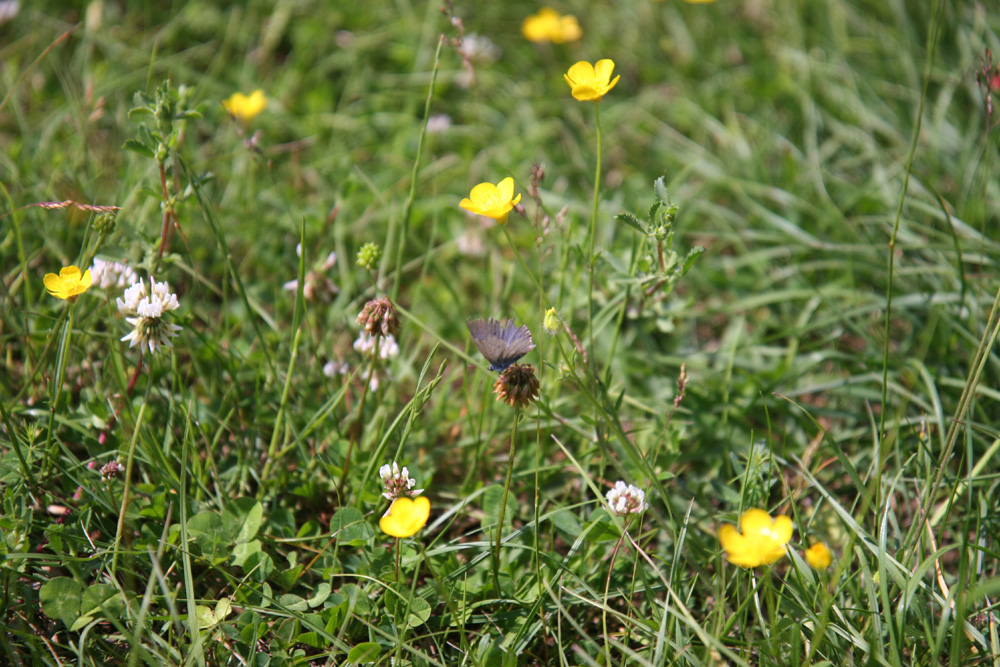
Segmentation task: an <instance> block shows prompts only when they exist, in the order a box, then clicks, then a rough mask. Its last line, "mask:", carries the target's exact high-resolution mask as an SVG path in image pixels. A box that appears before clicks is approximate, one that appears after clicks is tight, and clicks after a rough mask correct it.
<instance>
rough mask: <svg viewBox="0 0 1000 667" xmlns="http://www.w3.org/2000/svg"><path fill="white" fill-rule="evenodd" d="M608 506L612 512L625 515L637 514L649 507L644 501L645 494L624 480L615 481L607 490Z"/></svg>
mask: <svg viewBox="0 0 1000 667" xmlns="http://www.w3.org/2000/svg"><path fill="white" fill-rule="evenodd" d="M608 506H609V507H610V508H611V512H612V513H613V514H617V515H618V516H625V515H627V514H638V513H640V512H643V511H645V510H647V509H649V503H647V502H646V494H645V493H643V491H642V489H640V488H639V487H637V486H633V485H632V484H629V485H627V486H626V485H625V482H622V481H620V480H619V481H617V482H615V486H614V488H613V489H611V490H610V491H608Z"/></svg>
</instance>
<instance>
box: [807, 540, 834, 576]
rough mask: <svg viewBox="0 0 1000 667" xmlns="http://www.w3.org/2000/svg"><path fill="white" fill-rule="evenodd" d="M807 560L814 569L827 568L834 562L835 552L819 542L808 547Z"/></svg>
mask: <svg viewBox="0 0 1000 667" xmlns="http://www.w3.org/2000/svg"><path fill="white" fill-rule="evenodd" d="M805 556H806V562H807V563H809V567H811V568H813V569H814V570H825V569H826V568H828V567H830V565H832V564H833V552H832V551H830V547H828V546H826V545H825V544H823V543H822V542H817V543H816V544H814V545H812V546H811V547H809V548H808V549H806V553H805Z"/></svg>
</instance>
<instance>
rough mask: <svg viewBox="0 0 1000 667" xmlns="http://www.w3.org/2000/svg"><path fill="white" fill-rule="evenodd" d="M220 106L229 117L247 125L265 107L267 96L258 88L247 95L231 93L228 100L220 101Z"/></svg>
mask: <svg viewBox="0 0 1000 667" xmlns="http://www.w3.org/2000/svg"><path fill="white" fill-rule="evenodd" d="M222 106H224V107H225V108H226V111H228V112H229V115H230V116H232V117H234V118H236V119H237V120H239V121H240V122H242V123H249V122H250V121H251V120H253V118H254V116H256V115H257V114H259V113H260V112H261V111H263V110H264V107H266V106H267V96H266V95H264V91H263V90H261V89H259V88H258V89H257V90H255V91H253V92H252V93H250V94H249V95H244V94H243V93H233V94H232V95H230V96H229V99H227V100H222Z"/></svg>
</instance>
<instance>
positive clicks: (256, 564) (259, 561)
mask: <svg viewBox="0 0 1000 667" xmlns="http://www.w3.org/2000/svg"><path fill="white" fill-rule="evenodd" d="M243 569H244V570H245V571H247V572H252V573H253V579H254V581H258V582H263V581H264V580H266V579H267V578H268V577H269V576H271V573H272V572H274V561H273V560H271V557H270V556H269V555H267V553H266V552H264V551H258V552H256V553H252V554H250V556H249V557H247V559H246V561H244V563H243Z"/></svg>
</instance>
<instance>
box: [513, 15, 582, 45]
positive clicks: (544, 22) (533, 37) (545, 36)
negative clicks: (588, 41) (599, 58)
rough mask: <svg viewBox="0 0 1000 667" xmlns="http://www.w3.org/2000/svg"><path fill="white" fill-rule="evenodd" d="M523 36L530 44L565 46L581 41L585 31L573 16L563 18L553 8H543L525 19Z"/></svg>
mask: <svg viewBox="0 0 1000 667" xmlns="http://www.w3.org/2000/svg"><path fill="white" fill-rule="evenodd" d="M521 34H522V35H524V38H525V39H527V40H528V41H529V42H552V43H553V44H564V43H566V42H575V41H576V40H578V39H580V37H581V36H582V35H583V31H582V30H580V24H579V23H578V22H577V20H576V17H575V16H573V15H572V14H566V15H565V16H562V15H560V14H559V12H557V11H556V10H554V9H552V8H551V7H542V8H541V9H540V10H539V11H538V13H537V14H532V15H531V16H528V17H527V18H525V19H524V22H523V23H521Z"/></svg>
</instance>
